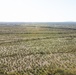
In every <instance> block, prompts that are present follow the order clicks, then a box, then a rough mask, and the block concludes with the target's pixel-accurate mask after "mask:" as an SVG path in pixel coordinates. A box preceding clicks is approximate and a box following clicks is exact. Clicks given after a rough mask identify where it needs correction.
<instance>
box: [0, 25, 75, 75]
mask: <svg viewBox="0 0 76 75" xmlns="http://www.w3.org/2000/svg"><path fill="white" fill-rule="evenodd" d="M0 75H76V29H73V28H56V27H47V26H0Z"/></svg>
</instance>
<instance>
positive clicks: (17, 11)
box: [0, 0, 76, 22]
mask: <svg viewBox="0 0 76 75" xmlns="http://www.w3.org/2000/svg"><path fill="white" fill-rule="evenodd" d="M65 21H66V22H67V21H74V22H75V21H76V0H0V22H65Z"/></svg>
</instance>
